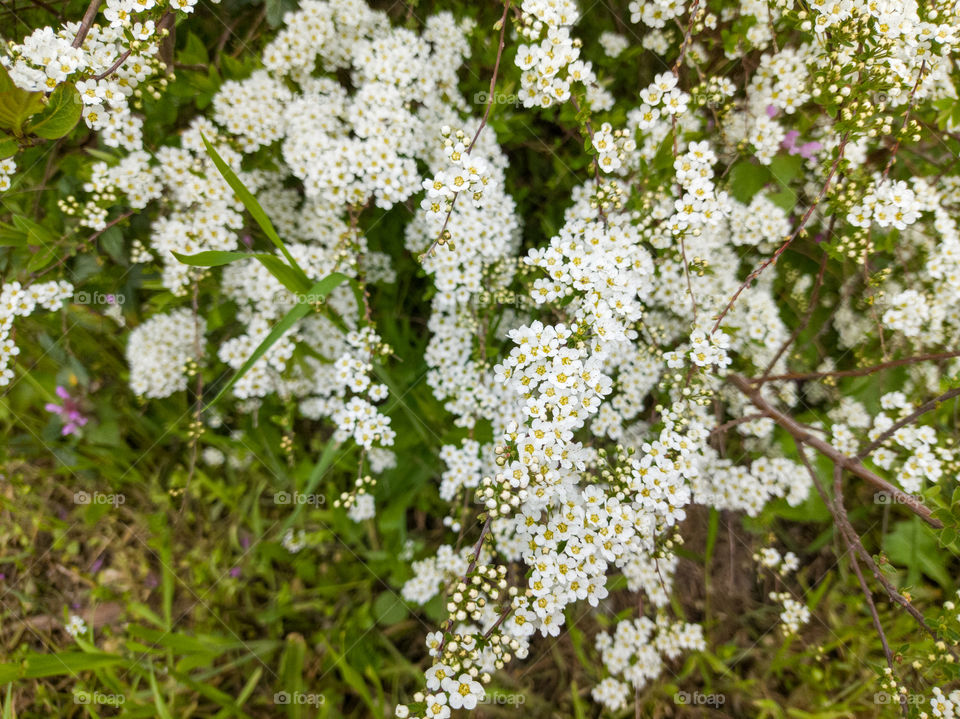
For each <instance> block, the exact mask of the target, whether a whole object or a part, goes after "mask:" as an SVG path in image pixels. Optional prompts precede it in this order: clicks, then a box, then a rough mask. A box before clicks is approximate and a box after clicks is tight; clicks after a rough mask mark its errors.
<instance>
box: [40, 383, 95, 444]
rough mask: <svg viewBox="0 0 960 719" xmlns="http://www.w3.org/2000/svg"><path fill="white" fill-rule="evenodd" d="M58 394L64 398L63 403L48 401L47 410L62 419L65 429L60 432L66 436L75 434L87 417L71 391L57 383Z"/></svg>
mask: <svg viewBox="0 0 960 719" xmlns="http://www.w3.org/2000/svg"><path fill="white" fill-rule="evenodd" d="M57 396H58V397H59V398H60V399H62V400H63V404H62V405H59V404H54V403H53V402H48V403H47V405H46V410H47V412H52V413H53V414H56V415H59V416H60V421H62V422H63V429H62V430H60V434H62V435H63V436H64V437H66V436H67V435H68V434H74V433H75V432H76V431H77V430H78V429H80V428H81V427H82V426H83V425H85V424H86V423H87V418H86V417H84V416H83V413H82V412H81V411H80V405H79V403H78V402H77V400H75V399H74V398H73V397H71V396H70V393H69V392H67V390H65V389H64V388H63V387H61V386H59V385H57Z"/></svg>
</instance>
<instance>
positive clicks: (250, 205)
mask: <svg viewBox="0 0 960 719" xmlns="http://www.w3.org/2000/svg"><path fill="white" fill-rule="evenodd" d="M200 137H201V138H202V139H203V145H204V147H206V148H207V154H208V155H210V159H212V160H213V164H214V165H216V166H217V169H218V170H219V171H220V174H221V175H223V179H225V180H226V181H227V184H228V185H230V188H231V189H232V190H233V191H234V193H236V195H237V198H238V199H239V200H240V202H242V203H243V206H244V207H246V208H247V212H249V213H250V214H251V216H252V217H253V219H254V220H256V222H257V224H258V225H260V229H262V230H263V231H264V233H265V234H266V235H267V237H268V238H270V241H271V242H272V243H273V244H274V245H275V246H276V247H277V249H278V250H280V251H281V252H282V253H283V256H284V257H285V258H286V259H287V262H289V263H290V265H291V266H293V267H296V268H297V269H300V266H299V265H298V264H297V261H296V260H295V259H293V255H291V254H290V253H289V252H288V251H287V248H286V246H285V245H284V244H283V240H281V239H280V235H278V234H277V231H276V230H275V229H273V223H272V222H270V218H269V217H267V213H266V212H264V211H263V208H262V207H261V206H260V203H259V202H257V198H256V197H254V196H253V195H252V194H251V193H250V190H248V189H247V188H246V187H244V186H243V183H242V182H240V178H239V177H237V175H236V173H234V171H233V170H231V169H230V166H229V165H227V163H226V162H224V161H223V158H222V157H220V155H219V154H217V151H216V150H214V149H213V145H211V144H210V142H209V141H208V140H207V138H206V137H204V136H203V135H202V134H201V135H200ZM301 271H302V270H301Z"/></svg>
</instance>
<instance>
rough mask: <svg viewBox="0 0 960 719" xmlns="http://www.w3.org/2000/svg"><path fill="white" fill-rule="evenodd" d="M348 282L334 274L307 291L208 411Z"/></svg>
mask: <svg viewBox="0 0 960 719" xmlns="http://www.w3.org/2000/svg"><path fill="white" fill-rule="evenodd" d="M346 280H347V276H346V275H344V274H341V273H339V272H332V273H331V274H329V275H327V276H326V277H324V278H323V279H322V280H320V281H319V282H317V283H315V284H314V285H313V287H311V288H310V289H309V290H307V293H306V294H307V299H308V300H309V301H306V302H298V303H297V304H296V305H294V307H293V308H292V309H291V310H290V311H289V312H287V314H286V315H284V317H283V319H281V320H280V321H279V322H278V323H277V324H276V325H275V326H274V328H273V329H272V330H270V334H268V335H267V336H266V337H265V338H264V340H263V342H261V343H260V344H259V345H258V346H257V348H256V349H255V350H254V351H253V354H252V355H250V357H249V358H247V361H246V362H244V363H243V366H242V367H241V368H240V369H238V370H237V373H236V374H235V375H233V377H232V378H231V379H230V381H229V382H227V384H226V385H225V386H224V387H223V389H221V390H220V391H219V392H217V396H216V397H214V398H213V400H212V401H211V402H210V404H208V405H207V407H206V408H207V409H210V408H211V407H212V406H213V405H215V404H216V403H217V402H219V401H220V398H221V397H223V395H224V394H226V392H227V391H228V390H229V389H230V388H231V387H233V385H235V384H236V383H237V380H239V379H240V378H241V377H243V375H245V374H246V373H247V372H249V371H250V368H251V367H253V365H254V364H255V363H256V361H257V360H258V359H260V358H261V357H263V355H264V354H265V353H266V351H267V350H268V349H270V348H271V347H273V345H274V344H275V343H276V342H277V340H279V339H280V338H281V337H282V336H283V335H284V334H286V333H287V331H288V330H289V329H290V328H291V327H293V325H294V324H296V323H297V322H298V321H299V320H301V319H302V318H303V317H305V316H306V315H307V313H308V312H309V311H310V310H311V309H312V308H313V304H312V303H313V302H319V301H320V300H322V299H323V298H325V297H326V296H327V295H328V294H330V292H331V291H333V290H334V289H335V288H336V287H338V286H339V285H340V284H341V283H343V282H345V281H346Z"/></svg>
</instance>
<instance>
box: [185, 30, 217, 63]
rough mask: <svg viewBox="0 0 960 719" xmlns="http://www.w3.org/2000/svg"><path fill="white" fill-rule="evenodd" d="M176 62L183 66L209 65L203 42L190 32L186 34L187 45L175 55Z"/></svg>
mask: <svg viewBox="0 0 960 719" xmlns="http://www.w3.org/2000/svg"><path fill="white" fill-rule="evenodd" d="M177 60H178V61H179V62H180V63H181V64H183V65H209V64H210V56H209V55H208V54H207V48H206V47H205V46H204V44H203V40H201V39H200V38H199V37H197V35H196V34H194V33H192V32H189V33H187V45H186V47H184V48H183V50H181V51H180V52H179V53H177Z"/></svg>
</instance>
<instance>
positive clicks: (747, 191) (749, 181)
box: [728, 160, 770, 204]
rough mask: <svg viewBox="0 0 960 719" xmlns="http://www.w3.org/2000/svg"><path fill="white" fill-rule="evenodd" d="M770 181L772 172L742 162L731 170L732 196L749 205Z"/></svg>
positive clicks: (750, 163) (730, 185)
mask: <svg viewBox="0 0 960 719" xmlns="http://www.w3.org/2000/svg"><path fill="white" fill-rule="evenodd" d="M769 181H770V171H769V170H767V168H765V167H762V166H760V165H755V164H753V163H752V162H749V161H747V160H742V161H740V162H738V163H737V164H735V165H734V166H733V167H732V168H730V184H729V185H728V187H729V188H730V194H731V195H733V198H734V199H735V200H737V201H739V202H742V203H744V204H747V203H749V202H750V200H752V199H753V196H754V195H756V194H757V193H758V192H760V190H761V189H762V188H763V186H764V185H765V184H767V182H769Z"/></svg>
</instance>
